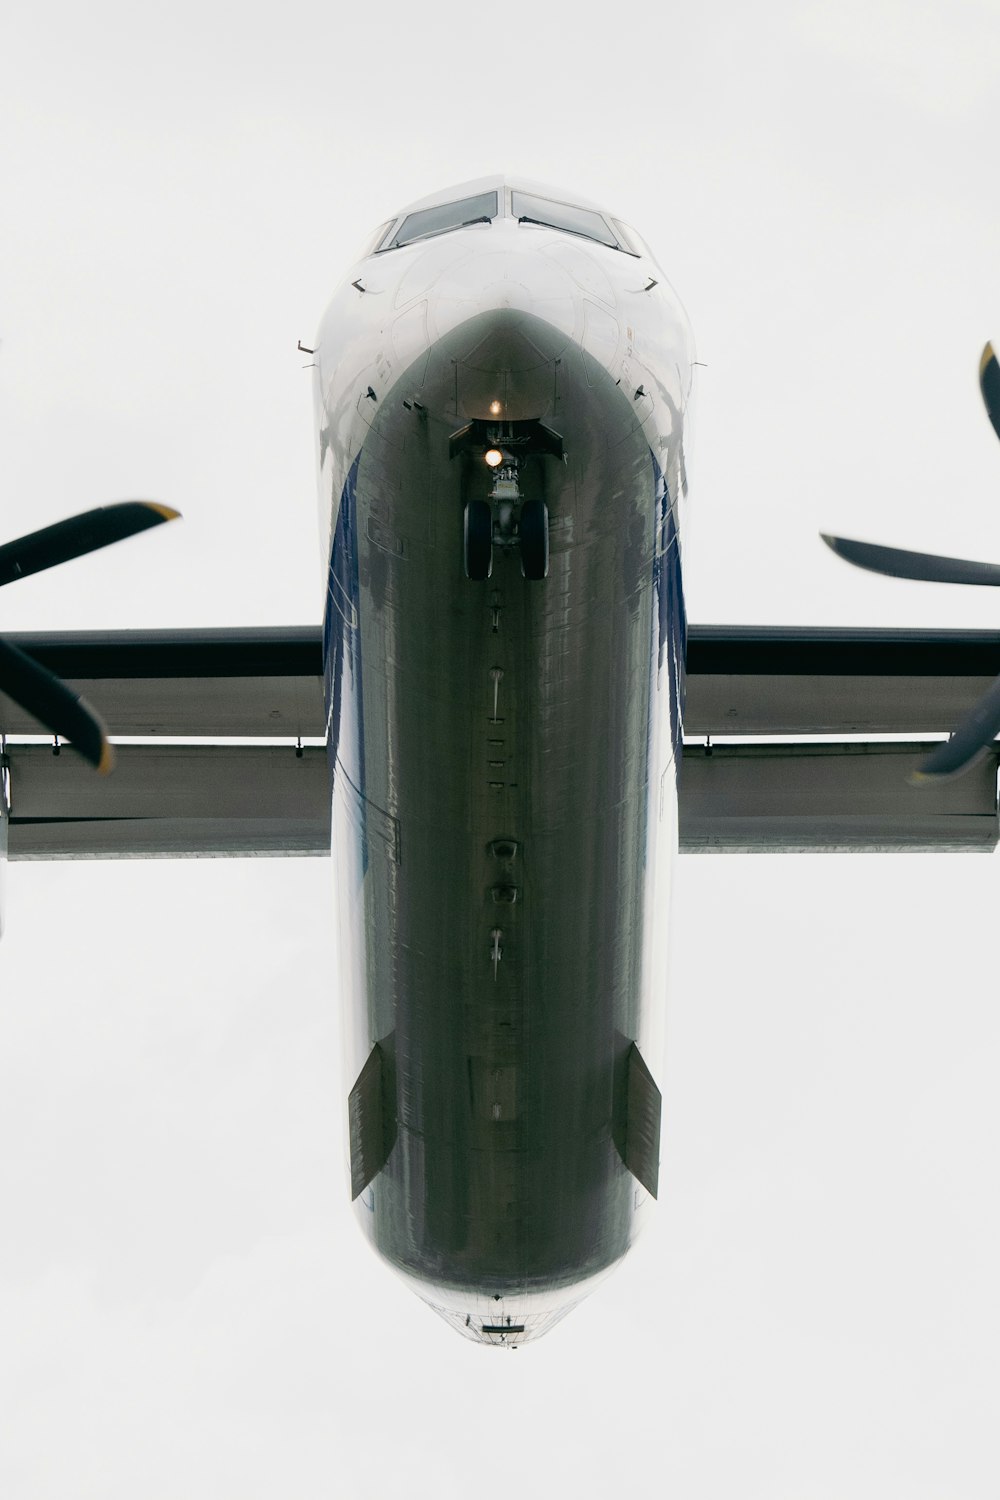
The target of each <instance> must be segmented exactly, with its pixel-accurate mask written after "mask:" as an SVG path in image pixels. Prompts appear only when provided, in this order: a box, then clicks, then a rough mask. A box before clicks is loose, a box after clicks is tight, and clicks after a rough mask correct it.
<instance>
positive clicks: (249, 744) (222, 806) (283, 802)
mask: <svg viewBox="0 0 1000 1500" xmlns="http://www.w3.org/2000/svg"><path fill="white" fill-rule="evenodd" d="M7 639H8V641H9V642H10V643H11V644H13V645H14V646H15V647H16V648H18V649H19V650H20V651H22V652H24V653H26V654H27V655H28V656H30V657H31V658H32V660H34V661H36V662H38V663H40V664H41V665H42V666H43V667H45V668H47V669H48V670H49V671H50V672H53V673H55V674H56V675H57V676H58V677H60V678H61V679H63V680H64V681H65V682H66V683H67V684H68V686H69V688H70V689H71V690H72V691H73V692H75V693H80V694H81V695H83V696H84V697H85V698H86V700H87V702H88V703H91V704H92V705H93V707H94V709H95V710H96V712H97V713H98V714H99V715H100V717H101V718H102V719H103V721H104V723H105V724H106V725H107V726H108V730H109V733H110V734H111V735H112V736H113V737H114V739H115V741H116V743H115V751H116V769H115V772H114V774H113V775H111V776H107V777H98V776H95V775H94V774H93V772H92V770H91V769H90V767H89V766H88V765H87V764H86V763H85V762H84V761H83V760H81V759H80V757H79V756H76V755H74V754H72V753H71V752H70V751H69V750H65V751H56V750H55V749H54V746H53V743H52V741H51V740H49V741H48V742H47V743H44V744H38V743H25V742H22V741H20V740H19V737H21V736H25V735H35V736H37V735H38V734H40V733H41V732H42V731H41V729H40V726H39V725H38V723H37V722H36V721H35V720H34V719H32V718H30V717H29V716H28V714H27V713H26V712H25V711H24V710H23V709H21V708H20V707H18V705H17V704H15V703H14V702H12V701H11V700H10V699H8V698H5V697H4V696H3V695H2V694H0V728H2V729H3V731H4V733H5V734H6V736H7V746H6V757H5V758H6V762H7V776H8V786H9V801H10V816H9V829H8V857H9V858H10V859H12V860H16V859H81V858H109V857H129V856H133V857H148V856H156V855H170V856H178V855H210V856H219V855H246V854H283V855H287V854H327V853H328V852H329V846H330V796H329V787H328V778H327V769H326V751H325V748H324V746H323V744H322V740H323V736H324V729H325V726H324V712H323V680H322V645H321V640H320V631H319V629H318V627H316V628H312V627H306V628H302V629H297V628H290V629H278V630H274V629H270V630H268V629H265V630H259V629H258V630H202V631H197V630H179V631H149V632H145V631H124V632H112V633H107V634H96V633H85V634H83V633H81V634H73V635H66V636H57V635H34V636H28V635H13V636H9V637H8V638H7ZM310 740H311V741H313V743H303V742H304V741H310ZM317 741H318V742H319V743H316V742H317Z"/></svg>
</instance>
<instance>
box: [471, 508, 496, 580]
mask: <svg viewBox="0 0 1000 1500" xmlns="http://www.w3.org/2000/svg"><path fill="white" fill-rule="evenodd" d="M492 572H493V509H492V507H491V506H490V504H489V502H488V501H486V500H470V501H469V502H468V503H467V505H466V507H465V576H466V578H474V579H476V580H477V581H478V582H481V581H482V580H483V579H484V578H489V576H490V574H491V573H492Z"/></svg>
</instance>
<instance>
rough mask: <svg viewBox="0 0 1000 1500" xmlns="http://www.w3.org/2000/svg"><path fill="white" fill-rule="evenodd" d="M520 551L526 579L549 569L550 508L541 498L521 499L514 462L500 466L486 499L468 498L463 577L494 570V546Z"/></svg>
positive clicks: (479, 577) (486, 575)
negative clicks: (488, 496)
mask: <svg viewBox="0 0 1000 1500" xmlns="http://www.w3.org/2000/svg"><path fill="white" fill-rule="evenodd" d="M494 547H500V548H501V549H502V550H504V551H505V552H512V551H514V550H515V549H517V550H518V551H520V554H521V572H522V574H523V575H524V577H525V578H527V579H531V580H539V579H542V578H544V577H545V576H546V575H547V573H548V571H549V511H548V506H547V505H546V504H545V501H544V500H534V499H532V500H524V499H522V497H521V492H520V489H519V487H518V476H517V463H516V461H514V460H511V461H510V462H509V463H506V464H504V466H503V468H502V469H499V470H498V471H497V474H496V478H495V480H494V484H493V491H492V494H491V495H490V498H489V500H467V501H466V504H465V511H464V549H465V576H466V578H472V579H475V580H477V581H480V582H481V581H483V580H484V579H486V578H489V577H490V575H491V573H492V572H493V548H494Z"/></svg>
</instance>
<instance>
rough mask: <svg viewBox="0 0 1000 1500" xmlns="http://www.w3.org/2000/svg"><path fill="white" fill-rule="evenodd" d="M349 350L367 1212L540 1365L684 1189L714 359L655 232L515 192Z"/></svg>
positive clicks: (333, 351) (332, 336) (473, 1315)
mask: <svg viewBox="0 0 1000 1500" xmlns="http://www.w3.org/2000/svg"><path fill="white" fill-rule="evenodd" d="M315 342H316V352H315V363H316V371H315V394H316V404H317V414H318V425H319V463H320V497H321V528H322V536H323V548H324V556H325V558H326V560H327V563H328V572H327V597H326V609H325V626H324V646H325V671H326V685H327V720H328V730H329V746H330V767H331V774H332V782H333V800H334V808H333V828H334V833H333V838H334V852H335V856H336V861H337V870H338V888H339V905H340V911H339V918H340V946H341V956H342V958H341V962H342V985H343V994H344V997H345V1000H346V1001H347V1003H348V1004H349V1020H348V1031H349V1041H348V1058H349V1066H350V1067H351V1069H352V1072H351V1085H352V1087H351V1093H350V1122H351V1174H352V1184H353V1191H354V1194H355V1198H356V1202H357V1212H358V1217H359V1219H360V1221H361V1224H362V1226H363V1228H364V1231H365V1233H366V1234H367V1235H368V1237H369V1239H370V1240H371V1242H372V1244H373V1245H374V1246H375V1248H376V1249H377V1250H378V1252H379V1254H380V1255H381V1256H382V1257H383V1258H384V1259H385V1260H387V1261H388V1262H389V1264H390V1265H391V1266H392V1267H393V1268H394V1269H395V1270H396V1271H397V1272H398V1273H399V1274H401V1275H402V1276H404V1277H405V1278H406V1279H407V1280H408V1281H409V1282H410V1284H411V1285H412V1286H413V1287H414V1289H415V1290H416V1291H417V1292H418V1293H419V1295H420V1296H421V1297H422V1298H424V1300H425V1301H427V1302H428V1303H429V1304H430V1305H431V1306H432V1307H434V1308H435V1310H437V1311H438V1312H440V1313H441V1314H442V1315H443V1316H444V1317H445V1318H446V1319H447V1320H448V1321H449V1322H450V1323H452V1325H453V1326H454V1327H455V1328H456V1329H457V1330H458V1331H459V1332H461V1333H463V1334H465V1335H466V1336H468V1337H471V1338H473V1339H476V1340H477V1341H478V1342H481V1343H493V1344H503V1345H505V1346H508V1347H509V1346H513V1345H516V1344H518V1343H520V1342H523V1341H525V1340H526V1339H529V1338H532V1337H537V1336H538V1335H539V1334H540V1333H542V1332H545V1331H546V1330H547V1329H548V1328H549V1327H551V1326H552V1325H553V1324H554V1323H555V1322H557V1321H558V1320H559V1319H560V1318H561V1317H562V1316H564V1314H565V1313H566V1312H567V1311H568V1310H569V1309H570V1308H571V1307H572V1306H573V1305H574V1304H575V1303H576V1302H577V1301H579V1300H580V1298H581V1297H582V1296H584V1295H585V1294H586V1293H587V1292H588V1291H589V1290H591V1288H592V1287H593V1285H594V1284H595V1283H596V1282H597V1281H598V1280H599V1279H600V1278H601V1277H602V1276H603V1275H604V1274H606V1273H607V1272H608V1271H609V1270H610V1269H611V1268H612V1267H613V1266H614V1265H615V1264H616V1263H617V1262H618V1261H619V1260H620V1259H621V1258H622V1256H623V1255H624V1254H625V1252H626V1250H627V1249H628V1247H629V1244H630V1243H631V1241H632V1239H633V1237H634V1235H635V1234H636V1232H637V1231H638V1229H639V1227H640V1225H641V1222H642V1220H643V1217H644V1214H645V1212H646V1210H647V1206H648V1198H649V1196H650V1194H655V1192H656V1185H657V1181H656V1179H657V1167H658V1147H659V1108H660V1100H659V1093H658V1090H657V1088H656V1085H655V1082H654V1081H653V1077H652V1074H651V1072H650V1068H652V1069H653V1070H654V1071H655V1070H656V1069H657V1068H658V1065H659V1057H660V1053H661V1046H662V1034H661V1032H662V1017H663V1005H664V993H665V968H666V918H667V913H668V911H669V889H668V886H669V874H670V868H671V863H672V860H671V855H672V852H673V850H674V849H675V847H676V841H677V799H676V781H675V768H676V761H677V752H678V745H679V738H680V724H681V715H682V709H683V673H684V658H685V640H684V628H685V627H684V604H683V593H682V586H681V568H680V520H681V509H682V506H683V500H684V489H685V483H684V452H683V419H684V413H685V410H686V407H687V403H688V399H689V393H690V386H691V368H692V358H693V351H692V342H691V334H690V329H689V326H688V323H687V319H686V316H685V314H684V312H683V310H682V308H681V307H680V305H679V303H678V301H677V299H676V298H675V296H674V295H673V293H672V292H671V291H670V289H669V287H668V286H667V285H666V282H665V279H664V277H663V275H662V272H661V271H660V269H659V267H658V266H657V265H656V264H655V262H654V261H653V260H652V259H651V257H650V256H649V253H648V251H647V250H646V249H645V247H644V246H643V245H642V243H641V241H639V240H638V239H637V238H636V237H635V236H634V234H633V232H632V231H630V230H628V229H626V228H625V227H624V226H622V225H620V224H618V223H617V222H616V221H614V220H612V219H610V218H609V217H608V216H607V215H602V214H600V213H599V212H598V211H597V210H594V209H590V208H588V207H587V206H586V205H583V204H581V203H580V201H579V200H575V199H574V200H568V199H565V197H564V195H561V194H558V193H553V192H552V191H551V190H547V189H544V188H540V187H537V186H535V185H531V184H523V183H518V182H511V181H509V180H505V179H501V178H490V179H484V180H482V181H479V182H475V183H470V184H463V185H462V186H460V187H456V188H453V189H451V190H449V191H447V192H444V193H439V194H437V195H435V196H434V197H432V198H428V199H425V200H423V201H422V202H421V203H418V204H415V205H413V206H412V207H411V208H410V209H408V210H406V211H404V213H403V214H401V215H399V216H397V218H396V219H395V220H393V221H391V222H390V223H389V224H387V225H385V226H383V228H382V230H380V231H379V233H378V236H377V237H376V239H375V241H374V242H373V245H372V247H370V253H368V254H367V255H366V256H365V257H364V258H363V259H361V260H360V261H359V262H357V263H356V264H355V265H354V266H352V267H351V269H350V270H349V272H348V273H347V276H346V277H345V280H344V283H343V285H342V286H341V288H340V289H339V291H338V292H337V294H336V295H335V297H334V300H333V302H332V303H331V305H330V307H329V309H328V310H327V313H326V315H325V317H324V319H323V321H322V324H321V327H320V331H319V335H318V337H317V339H316V341H315ZM487 450H495V451H494V452H491V453H490V461H489V462H487V460H486V457H485V455H486V453H487Z"/></svg>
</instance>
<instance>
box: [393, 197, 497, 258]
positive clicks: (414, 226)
mask: <svg viewBox="0 0 1000 1500" xmlns="http://www.w3.org/2000/svg"><path fill="white" fill-rule="evenodd" d="M497 212H498V207H497V195H496V193H477V194H476V196H475V197H474V198H460V199H459V200H458V202H457V203H442V204H439V205H438V206H437V207H436V208H422V209H420V210H418V212H417V213H414V214H407V216H406V218H405V219H404V220H403V222H402V224H400V226H399V228H398V229H397V230H396V233H395V234H394V235H393V236H392V239H390V240H389V241H387V243H386V244H384V245H383V246H382V249H383V250H396V249H398V248H399V246H400V245H412V244H413V242H414V240H426V239H429V238H430V236H431V235H434V234H444V233H445V231H446V230H448V229H461V228H463V227H464V226H465V225H466V224H479V223H482V222H489V221H490V220H492V219H495V218H496V216H497Z"/></svg>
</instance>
